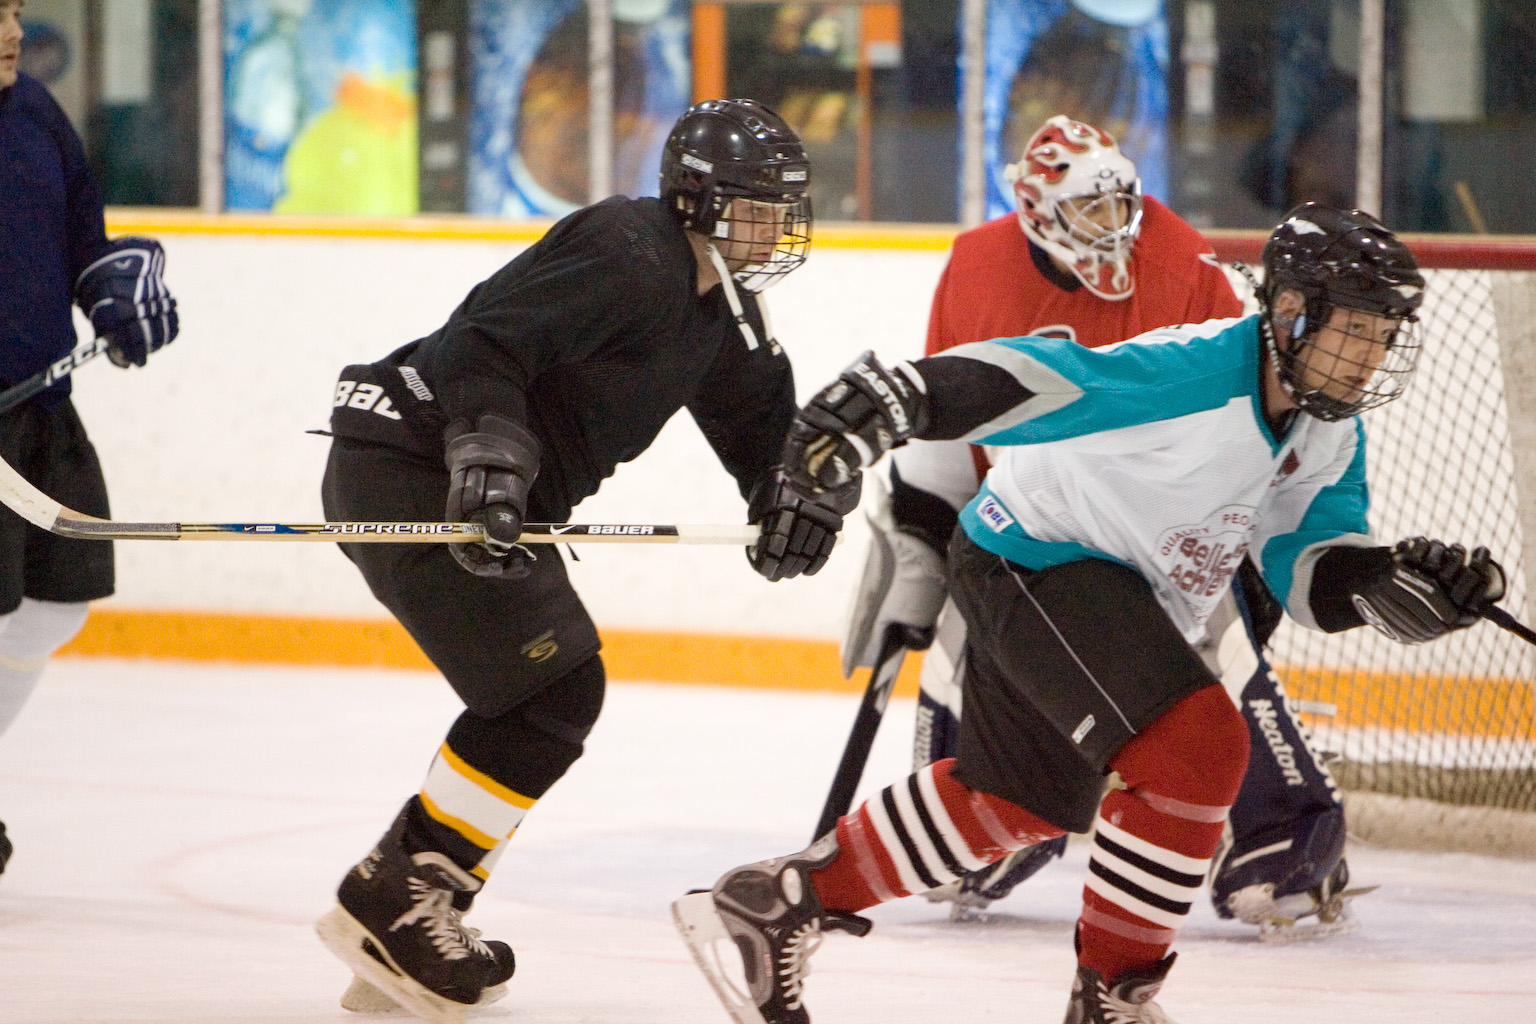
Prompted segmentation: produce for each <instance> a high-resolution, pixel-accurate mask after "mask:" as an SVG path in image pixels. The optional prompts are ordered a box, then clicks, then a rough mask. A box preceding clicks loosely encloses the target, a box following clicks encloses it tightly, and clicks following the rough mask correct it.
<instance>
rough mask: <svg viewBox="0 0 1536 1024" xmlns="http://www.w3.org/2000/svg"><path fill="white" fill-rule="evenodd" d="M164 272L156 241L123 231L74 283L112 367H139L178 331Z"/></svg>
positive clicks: (172, 302) (76, 292) (78, 296)
mask: <svg viewBox="0 0 1536 1024" xmlns="http://www.w3.org/2000/svg"><path fill="white" fill-rule="evenodd" d="M164 273H165V250H164V249H162V248H160V243H159V242H157V241H155V240H154V239H153V238H136V237H133V236H129V237H127V238H119V239H117V240H116V241H114V242H112V243H111V245H109V246H108V247H107V251H106V253H105V254H103V255H102V256H101V258H100V259H98V260H97V261H96V262H95V263H92V264H91V265H90V266H88V267H86V268H85V270H84V271H83V272H82V273H81V274H80V279H79V280H78V281H76V282H75V301H76V302H77V303H79V305H80V308H81V309H83V310H85V315H86V316H87V317H89V318H90V321H91V326H92V327H93V328H95V330H96V336H97V337H98V338H106V339H107V358H109V359H111V360H112V362H114V363H116V364H117V365H118V366H122V367H128V366H143V365H144V363H145V362H146V361H147V360H148V359H149V354H150V353H151V352H155V351H157V350H159V349H160V348H163V347H164V346H166V345H169V344H170V343H171V342H172V341H173V340H175V338H176V332H177V331H178V330H180V327H181V325H180V322H179V321H178V319H177V316H176V300H175V299H173V298H171V293H170V292H168V291H166V288H165V279H164Z"/></svg>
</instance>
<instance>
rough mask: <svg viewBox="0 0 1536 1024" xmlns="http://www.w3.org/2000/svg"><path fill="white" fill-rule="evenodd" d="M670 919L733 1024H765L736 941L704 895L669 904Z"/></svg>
mask: <svg viewBox="0 0 1536 1024" xmlns="http://www.w3.org/2000/svg"><path fill="white" fill-rule="evenodd" d="M672 920H673V922H674V923H675V924H676V925H677V932H678V934H679V935H681V936H682V937H683V942H684V943H685V944H686V945H687V946H688V952H690V953H692V954H693V962H694V963H696V964H698V965H699V970H700V971H702V972H703V973H704V977H705V978H706V979H708V981H709V987H710V988H712V989H714V990H715V995H717V996H719V997H720V1002H721V1003H723V1004H724V1005H725V1010H726V1012H727V1013H729V1014H730V1015H731V1018H732V1019H733V1020H735V1021H736V1024H767V1021H765V1020H764V1019H763V1015H762V1013H761V1012H759V1011H758V1008H757V1003H756V1002H755V1001H754V1000H753V998H752V996H751V991H750V989H749V988H748V986H747V983H746V982H747V976H746V972H745V971H744V970H743V968H742V965H741V951H740V950H738V949H737V948H736V940H735V939H733V938H731V933H730V932H728V931H726V930H725V922H724V921H722V920H720V914H719V912H718V911H716V910H715V900H714V897H713V895H712V894H710V893H708V892H693V893H689V894H688V895H687V896H684V897H683V898H682V899H679V900H674V901H673V903H672Z"/></svg>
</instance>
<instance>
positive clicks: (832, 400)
mask: <svg viewBox="0 0 1536 1024" xmlns="http://www.w3.org/2000/svg"><path fill="white" fill-rule="evenodd" d="M926 392H927V386H926V385H925V384H924V383H923V378H922V376H921V375H920V374H918V372H917V370H916V369H914V368H913V367H912V366H911V364H909V363H897V364H896V365H895V366H894V367H891V368H889V369H887V368H886V367H885V366H882V365H881V364H880V361H879V360H878V359H876V358H875V354H874V353H873V352H865V353H864V354H863V355H861V356H859V358H858V359H855V360H854V361H853V364H852V365H851V366H849V367H848V368H847V369H846V370H844V371H843V372H842V373H841V374H840V375H839V376H838V378H837V380H835V381H833V382H832V383H831V384H829V385H828V386H826V387H824V388H822V389H821V390H820V391H818V392H816V394H815V395H814V396H813V397H812V398H811V400H810V401H809V402H807V403H806V404H805V407H804V408H803V409H801V410H800V411H799V412H797V413H796V414H795V418H794V421H793V422H792V423H791V424H790V427H789V436H788V437H787V438H786V439H785V441H784V475H785V476H787V477H788V478H789V482H790V483H791V484H793V485H794V486H795V487H797V488H798V489H800V490H801V491H803V492H804V493H806V494H818V493H820V492H821V491H824V490H830V489H833V488H838V487H842V486H843V485H844V484H847V483H848V482H849V481H850V480H852V479H854V478H855V477H856V476H858V474H859V473H860V472H861V471H862V470H863V468H864V467H865V466H868V465H871V464H873V463H874V461H875V460H876V459H878V458H880V456H882V455H884V454H885V453H886V452H888V451H890V450H891V449H892V448H895V447H897V446H898V445H903V444H906V443H907V441H908V440H909V439H910V438H912V437H914V436H916V435H917V434H920V433H921V432H922V430H923V427H924V426H926V425H927V421H928V403H927V397H928V396H927V393H926Z"/></svg>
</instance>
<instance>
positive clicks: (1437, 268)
mask: <svg viewBox="0 0 1536 1024" xmlns="http://www.w3.org/2000/svg"><path fill="white" fill-rule="evenodd" d="M1206 236H1207V237H1208V238H1210V240H1211V242H1212V244H1213V246H1214V247H1215V249H1216V253H1217V255H1218V256H1219V257H1220V259H1221V260H1222V262H1223V264H1224V265H1225V266H1226V267H1227V268H1228V269H1229V271H1230V269H1231V264H1232V263H1233V262H1234V261H1241V262H1243V263H1246V264H1247V265H1248V266H1250V267H1251V268H1253V270H1254V271H1255V272H1256V273H1259V272H1260V261H1259V254H1260V251H1261V250H1262V248H1263V245H1264V240H1265V238H1266V237H1267V234H1266V233H1263V232H1237V231H1208V232H1206ZM1402 237H1403V240H1404V241H1405V242H1407V243H1408V245H1409V247H1410V248H1412V250H1413V252H1414V254H1415V255H1416V256H1417V257H1418V260H1419V264H1420V266H1421V267H1423V268H1424V270H1425V278H1426V283H1427V286H1426V292H1425V300H1424V306H1423V308H1422V309H1421V311H1420V321H1421V326H1422V330H1423V342H1424V350H1423V353H1422V356H1421V359H1420V363H1419V367H1418V370H1417V372H1416V373H1415V375H1414V380H1413V381H1412V383H1411V384H1410V386H1409V389H1408V391H1407V393H1406V394H1405V395H1404V396H1403V397H1402V398H1401V399H1400V400H1398V401H1396V402H1393V403H1391V404H1389V405H1387V406H1384V407H1382V408H1380V409H1377V410H1373V411H1371V412H1367V413H1366V414H1364V417H1363V420H1364V423H1365V429H1366V433H1367V435H1368V437H1369V439H1370V444H1369V448H1368V451H1367V461H1366V465H1367V473H1366V475H1367V480H1368V482H1369V485H1370V489H1371V516H1370V519H1371V528H1372V531H1373V532H1374V533H1375V534H1376V535H1378V536H1379V537H1381V539H1382V540H1383V541H1384V542H1388V543H1390V542H1392V541H1395V540H1397V539H1399V538H1401V537H1405V536H1413V535H1418V534H1424V535H1428V536H1433V537H1439V538H1442V539H1444V540H1446V541H1455V542H1460V543H1463V544H1466V545H1467V546H1469V547H1471V546H1473V545H1476V544H1486V545H1488V546H1489V547H1490V548H1492V549H1493V551H1494V555H1495V557H1496V558H1498V559H1499V560H1500V561H1501V562H1502V563H1503V565H1504V566H1505V568H1506V569H1507V570H1508V573H1509V576H1510V587H1509V594H1508V597H1507V598H1506V599H1505V601H1504V602H1503V604H1504V607H1505V608H1506V609H1508V610H1509V611H1510V612H1511V613H1512V614H1513V615H1514V616H1515V617H1516V618H1519V619H1521V620H1522V621H1525V622H1530V621H1531V620H1532V618H1533V617H1536V607H1533V604H1532V602H1531V600H1530V599H1529V597H1528V595H1536V578H1533V575H1532V574H1536V238H1507V237H1506V238H1486V237H1475V236H1445V235H1433V236H1427V235H1417V236H1416V235H1403V236H1402ZM1228 276H1229V277H1230V278H1231V279H1232V282H1233V287H1234V288H1237V289H1238V294H1239V296H1240V297H1243V298H1244V299H1245V300H1246V301H1248V302H1249V303H1250V308H1252V296H1251V294H1250V292H1249V288H1248V286H1247V282H1246V281H1245V280H1244V279H1243V278H1242V277H1240V276H1239V275H1237V274H1236V273H1235V272H1231V273H1229V275H1228ZM1271 655H1272V658H1273V660H1274V662H1275V664H1276V668H1277V671H1278V673H1279V675H1280V677H1281V679H1282V680H1283V681H1284V683H1285V686H1286V689H1287V691H1288V694H1289V696H1290V697H1291V698H1292V699H1293V700H1296V701H1302V702H1307V703H1306V704H1305V705H1304V706H1306V707H1314V708H1315V707H1321V708H1323V709H1324V711H1327V710H1328V709H1329V708H1332V709H1333V713H1332V714H1307V715H1305V719H1306V721H1307V722H1308V724H1309V725H1310V727H1311V728H1312V730H1313V732H1314V735H1315V737H1316V739H1317V741H1318V746H1319V747H1320V748H1321V749H1323V750H1324V751H1326V752H1328V755H1329V756H1330V758H1331V763H1330V767H1331V769H1332V771H1333V774H1334V776H1335V778H1336V779H1337V780H1338V781H1339V784H1340V786H1341V787H1342V788H1343V789H1344V790H1345V798H1346V804H1347V805H1348V808H1349V810H1348V816H1349V820H1350V828H1351V831H1352V832H1354V833H1356V834H1359V835H1363V836H1365V837H1368V838H1373V839H1377V840H1380V841H1384V842H1389V843H1392V844H1393V845H1416V846H1426V847H1431V848H1460V849H1473V850H1476V851H1478V852H1490V853H1502V854H1506V855H1525V856H1533V857H1536V701H1533V680H1536V648H1533V647H1532V646H1531V645H1529V644H1526V643H1524V642H1523V641H1521V640H1519V639H1517V638H1515V637H1514V636H1512V635H1510V634H1509V633H1507V632H1505V631H1503V630H1500V629H1498V628H1497V627H1495V626H1494V625H1492V624H1491V623H1479V624H1478V625H1476V626H1474V627H1472V628H1471V629H1468V630H1465V631H1463V632H1461V633H1458V634H1456V635H1454V636H1451V637H1447V638H1445V639H1443V640H1441V641H1439V642H1436V643H1432V644H1424V645H1419V646H1412V647H1410V646H1403V645H1399V644H1396V643H1393V642H1391V641H1389V640H1387V639H1386V638H1384V637H1381V636H1379V635H1378V634H1376V633H1375V632H1374V631H1373V630H1369V629H1357V630H1350V631H1348V632H1346V633H1342V634H1337V635H1335V636H1325V635H1323V634H1319V633H1315V632H1312V631H1310V630H1306V629H1302V628H1300V627H1298V626H1296V625H1295V624H1293V623H1289V622H1287V623H1286V624H1285V625H1284V626H1282V627H1281V629H1280V631H1279V632H1277V633H1276V636H1275V640H1274V645H1273V649H1272V651H1271Z"/></svg>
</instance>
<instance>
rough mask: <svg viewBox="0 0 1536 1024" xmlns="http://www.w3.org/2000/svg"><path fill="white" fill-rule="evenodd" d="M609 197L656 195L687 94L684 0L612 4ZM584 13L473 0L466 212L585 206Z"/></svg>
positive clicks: (576, 2)
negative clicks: (658, 175) (664, 148)
mask: <svg viewBox="0 0 1536 1024" xmlns="http://www.w3.org/2000/svg"><path fill="white" fill-rule="evenodd" d="M613 18H614V25H613V30H614V31H613V37H614V40H613V41H614V67H613V89H614V167H613V188H614V191H615V192H618V193H621V194H624V195H630V196H640V195H655V194H656V173H657V169H658V167H659V166H660V162H661V148H662V145H663V144H664V143H665V142H666V136H667V131H668V130H669V129H670V128H671V126H672V123H673V122H674V121H675V120H677V118H678V116H679V115H680V114H682V112H683V111H684V110H685V109H687V107H688V101H689V97H690V90H691V85H692V71H691V55H690V52H689V45H690V35H689V26H690V18H689V5H688V3H687V0H614V2H613ZM587 19H588V12H587V6H586V4H585V3H582V2H581V0H475V2H474V3H473V4H472V6H471V8H470V53H471V64H472V71H471V83H472V84H471V94H472V96H473V100H472V107H471V114H470V130H469V136H470V153H469V182H468V199H467V206H468V210H469V212H470V213H476V214H483V215H487V216H496V217H506V218H512V219H526V218H540V217H560V216H563V215H565V214H567V213H569V212H571V211H572V210H575V209H577V208H579V207H581V206H584V205H586V203H587V201H588V198H589V194H588V191H589V190H588V181H589V176H588V170H587V104H588V74H589V70H588V59H587Z"/></svg>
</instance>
